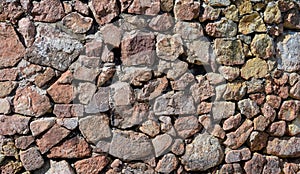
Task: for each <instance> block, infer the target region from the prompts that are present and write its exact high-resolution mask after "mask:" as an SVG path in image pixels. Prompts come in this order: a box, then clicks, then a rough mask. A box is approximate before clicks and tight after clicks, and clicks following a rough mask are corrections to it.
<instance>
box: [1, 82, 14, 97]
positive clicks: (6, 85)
mask: <svg viewBox="0 0 300 174" xmlns="http://www.w3.org/2000/svg"><path fill="white" fill-rule="evenodd" d="M16 87H17V83H15V82H12V81H5V82H0V98H4V97H6V96H8V95H9V94H10V93H11V92H12V91H13V90H14V89H15V88H16Z"/></svg>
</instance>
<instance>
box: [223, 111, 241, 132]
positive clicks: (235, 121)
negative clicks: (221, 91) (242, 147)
mask: <svg viewBox="0 0 300 174" xmlns="http://www.w3.org/2000/svg"><path fill="white" fill-rule="evenodd" d="M241 120H242V116H241V114H237V115H234V116H231V117H229V118H228V119H226V120H225V121H224V123H223V129H224V130H225V131H227V130H231V129H236V128H238V126H239V125H240V123H241Z"/></svg>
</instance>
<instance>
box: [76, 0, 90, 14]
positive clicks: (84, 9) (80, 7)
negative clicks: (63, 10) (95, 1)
mask: <svg viewBox="0 0 300 174" xmlns="http://www.w3.org/2000/svg"><path fill="white" fill-rule="evenodd" d="M74 9H75V10H76V11H78V12H79V13H81V14H83V15H86V16H88V15H89V6H88V5H87V4H85V3H83V2H81V1H80V0H76V1H75V3H74Z"/></svg>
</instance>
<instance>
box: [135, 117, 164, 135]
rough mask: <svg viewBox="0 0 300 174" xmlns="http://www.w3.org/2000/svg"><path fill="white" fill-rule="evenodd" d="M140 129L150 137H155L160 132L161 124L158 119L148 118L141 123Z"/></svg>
mask: <svg viewBox="0 0 300 174" xmlns="http://www.w3.org/2000/svg"><path fill="white" fill-rule="evenodd" d="M139 129H140V130H141V131H142V132H143V133H145V134H147V135H149V136H150V137H155V136H156V135H158V134H159V132H160V125H159V123H158V122H157V121H154V120H147V121H145V122H144V123H143V124H142V125H141V127H140V128H139Z"/></svg>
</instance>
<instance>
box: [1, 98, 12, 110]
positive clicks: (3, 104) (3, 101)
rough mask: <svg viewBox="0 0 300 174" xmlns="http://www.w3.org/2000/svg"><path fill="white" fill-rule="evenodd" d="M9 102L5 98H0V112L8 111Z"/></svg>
mask: <svg viewBox="0 0 300 174" xmlns="http://www.w3.org/2000/svg"><path fill="white" fill-rule="evenodd" d="M10 111H11V110H10V103H9V101H8V100H7V99H2V98H1V99H0V114H8V113H10Z"/></svg>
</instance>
